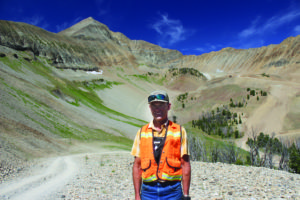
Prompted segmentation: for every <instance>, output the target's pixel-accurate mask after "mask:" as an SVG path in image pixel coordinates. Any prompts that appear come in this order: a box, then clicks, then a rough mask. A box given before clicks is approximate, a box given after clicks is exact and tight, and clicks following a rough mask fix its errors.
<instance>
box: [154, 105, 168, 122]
mask: <svg viewBox="0 0 300 200" xmlns="http://www.w3.org/2000/svg"><path fill="white" fill-rule="evenodd" d="M149 107H150V110H151V113H152V116H153V119H154V120H155V121H158V122H165V121H166V120H167V119H168V111H169V110H170V108H171V104H170V103H167V102H160V101H154V102H152V103H150V105H149Z"/></svg>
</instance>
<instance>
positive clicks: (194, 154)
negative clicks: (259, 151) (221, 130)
mask: <svg viewBox="0 0 300 200" xmlns="http://www.w3.org/2000/svg"><path fill="white" fill-rule="evenodd" d="M185 128H186V130H187V132H188V133H189V135H188V142H189V148H190V154H191V160H197V161H203V162H225V163H232V164H249V163H247V156H248V152H247V151H245V150H243V149H241V148H239V147H236V145H235V144H234V143H233V141H231V140H229V141H226V140H221V139H217V138H213V137H211V136H209V135H207V134H205V133H204V132H202V131H201V130H200V131H199V129H196V128H193V125H192V124H191V123H188V124H185Z"/></svg>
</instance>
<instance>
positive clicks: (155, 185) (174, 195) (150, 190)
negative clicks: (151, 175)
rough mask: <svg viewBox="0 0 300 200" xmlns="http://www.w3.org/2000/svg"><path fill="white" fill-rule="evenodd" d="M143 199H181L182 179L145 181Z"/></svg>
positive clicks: (142, 191) (142, 192)
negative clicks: (161, 181)
mask: <svg viewBox="0 0 300 200" xmlns="http://www.w3.org/2000/svg"><path fill="white" fill-rule="evenodd" d="M141 199H142V200H181V199H182V188H181V182H180V181H167V182H163V183H160V182H150V183H143V184H142V190H141Z"/></svg>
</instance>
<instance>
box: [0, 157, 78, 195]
mask: <svg viewBox="0 0 300 200" xmlns="http://www.w3.org/2000/svg"><path fill="white" fill-rule="evenodd" d="M76 157H78V156H64V157H57V158H52V159H49V160H48V161H47V162H45V163H46V164H49V165H48V166H45V164H43V165H40V166H39V167H36V168H35V169H34V172H32V173H33V174H32V175H30V176H28V177H25V178H20V179H18V180H14V181H11V182H8V183H4V184H2V185H0V198H1V199H24V200H26V199H45V198H46V197H47V196H48V195H50V194H51V193H53V192H55V191H56V190H58V189H59V188H61V187H63V186H64V185H65V184H66V183H67V182H68V180H70V179H71V178H72V177H73V176H74V175H76V173H77V168H78V166H77V164H76Z"/></svg>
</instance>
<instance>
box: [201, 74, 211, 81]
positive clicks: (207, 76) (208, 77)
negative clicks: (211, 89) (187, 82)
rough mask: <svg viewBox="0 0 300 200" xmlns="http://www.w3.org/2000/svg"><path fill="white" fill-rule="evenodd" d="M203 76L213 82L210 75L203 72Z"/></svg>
mask: <svg viewBox="0 0 300 200" xmlns="http://www.w3.org/2000/svg"><path fill="white" fill-rule="evenodd" d="M202 74H203V75H204V76H205V77H206V78H207V80H211V76H210V75H209V74H208V73H205V72H203V73H202Z"/></svg>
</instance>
